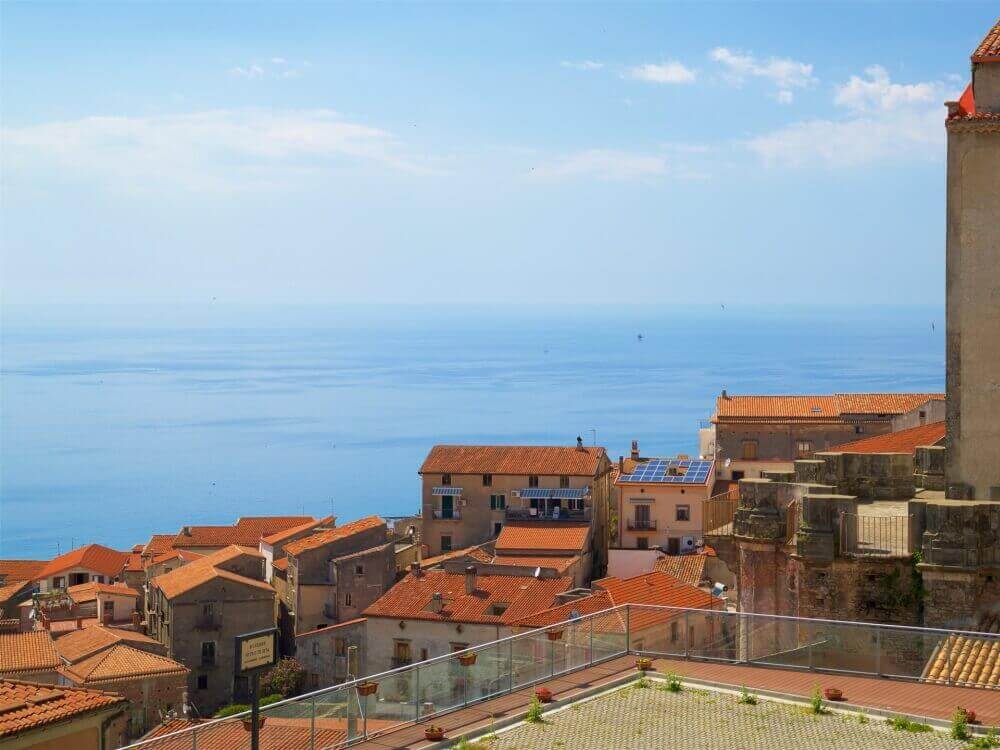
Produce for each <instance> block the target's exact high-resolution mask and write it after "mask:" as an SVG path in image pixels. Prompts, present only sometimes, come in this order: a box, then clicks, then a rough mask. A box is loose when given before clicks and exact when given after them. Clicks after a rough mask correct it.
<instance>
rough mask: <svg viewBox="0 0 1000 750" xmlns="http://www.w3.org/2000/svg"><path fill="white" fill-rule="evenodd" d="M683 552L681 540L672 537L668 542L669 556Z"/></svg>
mask: <svg viewBox="0 0 1000 750" xmlns="http://www.w3.org/2000/svg"><path fill="white" fill-rule="evenodd" d="M680 551H681V540H680V539H678V538H677V537H675V536H672V537H670V538H669V539H668V540H667V554H668V555H678V554H680Z"/></svg>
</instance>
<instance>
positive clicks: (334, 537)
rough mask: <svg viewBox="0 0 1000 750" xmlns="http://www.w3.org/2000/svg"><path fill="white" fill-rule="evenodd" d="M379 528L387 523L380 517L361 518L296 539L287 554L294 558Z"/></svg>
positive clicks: (286, 548) (289, 544)
mask: <svg viewBox="0 0 1000 750" xmlns="http://www.w3.org/2000/svg"><path fill="white" fill-rule="evenodd" d="M379 526H385V521H383V520H382V519H381V518H379V517H378V516H368V517H366V518H359V519H358V520H357V521H351V522H350V523H346V524H344V525H343V526H336V527H334V528H332V529H325V530H324V531H318V532H316V533H315V534H310V535H309V536H307V537H303V538H302V539H296V540H295V541H294V542H289V543H288V544H286V545H285V554H286V555H293V556H294V555H299V554H302V553H303V552H305V551H306V550H310V549H317V548H319V547H322V546H324V545H326V544H330V543H331V542H336V541H339V540H341V539H347V538H348V537H349V536H353V535H354V534H360V533H362V532H363V531H368V530H370V529H376V528H378V527H379Z"/></svg>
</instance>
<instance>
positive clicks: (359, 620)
mask: <svg viewBox="0 0 1000 750" xmlns="http://www.w3.org/2000/svg"><path fill="white" fill-rule="evenodd" d="M366 619H367V618H365V617H355V618H354V619H353V620H347V621H345V622H338V623H336V624H335V625H327V626H326V627H325V628H316V629H315V630H307V631H306V632H305V633H296V634H295V637H296V638H305V637H306V636H310V635H316V634H317V633H327V632H334V631H336V630H338V629H340V628H346V627H349V626H351V625H358V624H360V623H362V622H365V620H366Z"/></svg>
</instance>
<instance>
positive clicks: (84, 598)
mask: <svg viewBox="0 0 1000 750" xmlns="http://www.w3.org/2000/svg"><path fill="white" fill-rule="evenodd" d="M66 593H67V594H69V597H70V599H72V600H73V601H74V602H77V603H79V602H93V601H96V600H97V595H98V594H113V595H115V596H132V597H138V596H139V592H138V591H136V590H135V589H132V588H129V587H128V586H119V585H117V584H112V583H97V582H95V581H91V582H90V583H80V584H77V585H76V586H70V587H69V588H68V589H66Z"/></svg>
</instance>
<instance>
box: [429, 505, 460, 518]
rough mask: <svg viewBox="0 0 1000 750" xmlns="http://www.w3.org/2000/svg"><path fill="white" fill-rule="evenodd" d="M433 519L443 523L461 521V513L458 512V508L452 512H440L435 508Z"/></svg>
mask: <svg viewBox="0 0 1000 750" xmlns="http://www.w3.org/2000/svg"><path fill="white" fill-rule="evenodd" d="M434 518H435V519H438V520H445V521H450V520H453V519H454V520H456V521H458V520H461V518H462V513H461V512H460V511H459V510H458V508H455V509H454V510H441V509H440V508H435V509H434Z"/></svg>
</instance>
